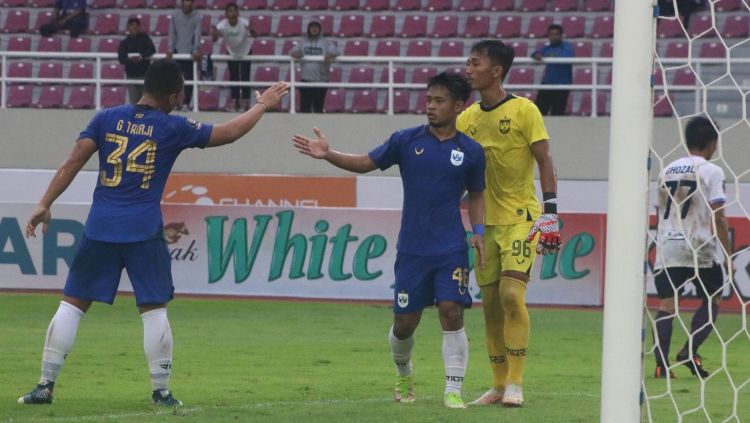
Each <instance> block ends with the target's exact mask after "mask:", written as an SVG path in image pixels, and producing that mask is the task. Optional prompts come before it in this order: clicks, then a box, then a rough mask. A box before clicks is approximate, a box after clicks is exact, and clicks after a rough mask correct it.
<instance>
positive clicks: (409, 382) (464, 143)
mask: <svg viewBox="0 0 750 423" xmlns="http://www.w3.org/2000/svg"><path fill="white" fill-rule="evenodd" d="M470 94H471V86H470V85H469V83H468V82H466V80H465V79H464V78H463V77H462V76H460V75H453V74H447V73H441V74H439V75H436V76H434V77H432V78H430V80H429V81H428V83H427V95H426V101H427V122H428V124H427V125H421V126H417V127H414V128H408V129H403V130H400V131H397V132H395V133H393V134H392V135H391V136H390V138H389V139H388V140H386V141H385V142H384V143H383V144H381V145H379V146H378V147H376V148H375V149H373V150H372V151H370V153H369V154H347V153H342V152H339V151H336V150H333V149H331V148H330V147H329V144H328V140H327V139H326V136H325V135H324V134H323V133H322V132H321V131H320V129H318V128H314V129H313V131H314V132H315V136H316V137H317V138H308V137H305V136H302V135H295V136H294V138H293V141H294V145H295V147H296V148H297V149H298V150H299V151H300V153H302V154H305V155H308V156H310V157H313V158H316V159H323V160H326V161H327V162H329V163H331V164H332V165H334V166H336V167H339V168H341V169H345V170H348V171H351V172H357V173H366V172H370V171H373V170H375V169H380V170H386V169H388V168H389V167H391V166H393V165H398V166H399V169H400V172H401V181H402V183H403V187H404V206H403V213H402V215H401V230H400V231H399V235H398V243H397V245H396V250H397V252H398V254H397V256H396V264H395V266H394V272H395V276H396V284H395V288H394V293H393V314H394V316H393V326H391V329H390V331H389V334H388V338H389V343H390V347H391V358H392V359H393V362H394V364H395V365H396V371H397V373H398V376H397V380H396V389H395V391H394V395H393V399H394V400H395V401H396V402H399V403H412V402H414V401H415V399H416V395H415V392H414V379H413V375H412V360H411V354H412V348H413V347H414V331H415V330H416V328H417V326H418V325H419V320H420V319H421V317H422V310H423V309H424V308H425V307H429V306H432V305H434V304H437V307H438V315H439V318H440V323H441V326H442V327H443V364H444V366H445V390H444V392H443V404H444V405H445V406H446V407H448V408H454V409H456V408H466V405H465V403H464V401H463V399H462V398H461V386H462V384H463V380H464V374H465V373H466V363H467V361H468V357H469V341H468V338H467V337H466V332H465V331H464V322H463V312H464V307H469V306H470V305H471V295H470V294H469V254H468V249H467V245H466V232H465V230H464V225H463V223H462V221H461V208H460V202H461V197H462V196H463V194H464V193H465V192H466V191H468V193H469V195H468V197H469V221H470V222H471V224H472V229H473V232H474V235H473V236H472V238H471V241H470V244H471V246H472V247H473V248H476V249H477V256H478V258H479V260H478V262H479V263H478V264H479V265H480V266H484V244H483V242H484V241H483V234H484V224H483V223H484V194H483V192H484V187H485V179H484V167H485V155H484V151H483V150H482V147H481V146H480V145H479V144H478V143H477V142H476V141H474V140H472V139H471V138H469V137H468V136H467V135H465V134H463V133H461V132H459V131H458V130H456V118H457V117H458V115H459V114H460V113H461V111H462V110H463V109H464V103H465V102H466V100H468V98H469V95H470Z"/></svg>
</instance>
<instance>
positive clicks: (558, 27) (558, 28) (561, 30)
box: [547, 24, 565, 34]
mask: <svg viewBox="0 0 750 423" xmlns="http://www.w3.org/2000/svg"><path fill="white" fill-rule="evenodd" d="M553 29H556V30H558V31H560V34H562V33H564V32H565V31H563V27H562V25H558V24H552V25H550V26H548V27H547V32H548V33H549V32H550V31H552V30H553Z"/></svg>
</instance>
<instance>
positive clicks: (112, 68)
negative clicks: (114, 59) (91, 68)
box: [102, 63, 125, 79]
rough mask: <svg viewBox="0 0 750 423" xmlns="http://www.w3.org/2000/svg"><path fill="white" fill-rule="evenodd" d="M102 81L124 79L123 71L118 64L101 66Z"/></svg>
mask: <svg viewBox="0 0 750 423" xmlns="http://www.w3.org/2000/svg"><path fill="white" fill-rule="evenodd" d="M102 79H125V70H124V69H123V67H122V65H121V64H119V63H104V64H102Z"/></svg>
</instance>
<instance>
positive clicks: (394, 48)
mask: <svg viewBox="0 0 750 423" xmlns="http://www.w3.org/2000/svg"><path fill="white" fill-rule="evenodd" d="M375 55H376V56H400V55H401V42H399V41H398V40H396V41H385V40H383V41H378V44H377V45H376V46H375Z"/></svg>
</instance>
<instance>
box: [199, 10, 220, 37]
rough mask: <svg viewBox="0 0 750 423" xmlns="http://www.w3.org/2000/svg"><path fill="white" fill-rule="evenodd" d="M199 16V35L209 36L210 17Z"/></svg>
mask: <svg viewBox="0 0 750 423" xmlns="http://www.w3.org/2000/svg"><path fill="white" fill-rule="evenodd" d="M201 16H202V17H201V34H202V35H209V34H211V15H207V14H204V15H201ZM217 23H218V22H217Z"/></svg>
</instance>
